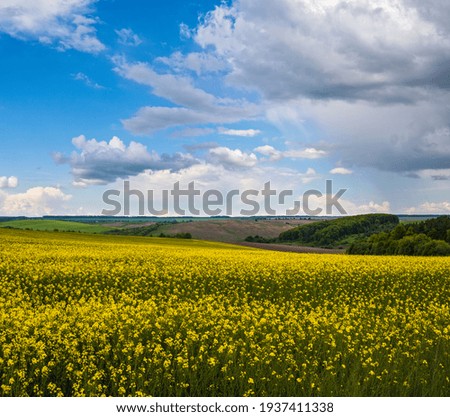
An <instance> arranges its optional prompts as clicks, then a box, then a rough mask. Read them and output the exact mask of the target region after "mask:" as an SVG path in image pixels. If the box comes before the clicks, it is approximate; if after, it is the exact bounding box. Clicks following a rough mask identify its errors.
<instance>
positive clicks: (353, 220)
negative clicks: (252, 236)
mask: <svg viewBox="0 0 450 417" xmlns="http://www.w3.org/2000/svg"><path fill="white" fill-rule="evenodd" d="M398 223H399V219H398V217H397V216H394V215H392V214H362V215H358V216H348V217H341V218H338V219H334V220H325V221H320V222H314V223H311V224H306V225H302V226H298V227H296V228H294V229H291V230H287V231H286V232H283V233H281V234H280V236H279V238H278V241H279V242H298V243H300V244H307V245H312V246H334V245H336V244H338V243H339V242H340V241H343V240H345V239H347V238H349V237H350V236H355V235H357V236H359V237H366V236H370V235H373V234H374V233H378V232H382V231H390V230H392V229H393V228H394V227H395V226H396V225H397V224H398Z"/></svg>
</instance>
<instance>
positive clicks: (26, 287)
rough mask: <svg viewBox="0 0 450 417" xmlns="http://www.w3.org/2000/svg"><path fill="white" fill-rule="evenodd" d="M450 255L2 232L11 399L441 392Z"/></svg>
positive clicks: (3, 378)
mask: <svg viewBox="0 0 450 417" xmlns="http://www.w3.org/2000/svg"><path fill="white" fill-rule="evenodd" d="M449 295H450V258H407V257H363V256H361V257H359V256H346V255H311V254H292V253H276V252H268V251H262V250H256V249H249V248H240V247H236V246H231V245H225V244H215V243H207V242H198V241H186V240H180V241H178V240H176V239H158V238H153V239H152V238H131V237H111V236H94V235H82V234H77V233H73V234H70V233H47V232H29V231H28V232H27V231H12V230H0V395H2V396H253V395H258V396H269V395H270V396H353V395H358V396H367V395H370V396H379V395H384V396H444V395H449V394H450V380H449V375H450V359H449V354H450V306H449V298H450V297H449Z"/></svg>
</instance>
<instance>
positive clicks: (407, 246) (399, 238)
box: [347, 216, 450, 256]
mask: <svg viewBox="0 0 450 417" xmlns="http://www.w3.org/2000/svg"><path fill="white" fill-rule="evenodd" d="M347 253H350V254H361V255H416V256H448V255H450V216H441V217H437V218H435V219H429V220H426V221H424V222H420V223H412V224H407V225H405V224H404V223H400V224H399V225H397V226H396V227H395V228H394V229H393V230H392V231H391V232H383V233H377V234H374V235H372V236H370V237H368V238H367V239H361V240H358V241H356V242H354V243H353V244H351V245H350V247H349V248H348V250H347Z"/></svg>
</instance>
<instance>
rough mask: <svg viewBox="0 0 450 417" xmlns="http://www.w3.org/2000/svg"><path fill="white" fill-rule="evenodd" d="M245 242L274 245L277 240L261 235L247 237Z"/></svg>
mask: <svg viewBox="0 0 450 417" xmlns="http://www.w3.org/2000/svg"><path fill="white" fill-rule="evenodd" d="M244 240H245V241H246V242H256V243H272V242H274V241H275V239H272V238H267V237H262V236H259V235H255V236H247V237H246V238H245V239H244Z"/></svg>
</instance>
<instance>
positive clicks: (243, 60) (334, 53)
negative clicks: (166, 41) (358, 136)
mask: <svg viewBox="0 0 450 417" xmlns="http://www.w3.org/2000/svg"><path fill="white" fill-rule="evenodd" d="M435 3H436V4H435V6H436V7H435V8H434V9H433V7H428V6H424V5H423V4H421V3H419V2H418V1H417V2H415V1H408V0H403V1H402V0H400V1H396V2H393V1H390V0H377V1H372V0H360V1H358V2H348V1H341V2H338V1H336V2H330V1H324V2H317V1H316V0H303V1H297V0H279V1H277V2H273V1H271V0H260V1H255V0H241V1H239V2H234V3H233V4H232V5H231V6H227V5H222V6H221V7H219V8H216V9H215V11H213V12H211V13H210V14H209V15H208V16H207V17H206V19H205V21H204V22H203V24H202V25H201V26H199V28H198V29H197V33H196V37H195V39H196V41H197V42H198V43H199V44H200V45H201V46H203V47H205V48H206V47H212V48H213V49H214V51H215V53H216V54H217V55H218V56H219V57H221V58H222V59H225V60H227V62H230V63H231V65H232V68H231V72H230V73H229V76H228V79H229V81H230V82H232V83H234V84H236V85H239V86H245V87H246V88H248V87H252V88H254V89H256V90H258V91H259V92H261V94H262V95H263V96H264V97H265V98H266V99H269V100H287V99H296V98H305V97H308V98H312V99H315V100H325V99H345V100H357V99H362V100H368V101H372V102H379V103H383V102H387V103H391V102H399V103H407V102H415V101H417V100H418V99H420V97H421V95H422V91H420V90H421V89H424V88H425V89H426V88H437V89H440V88H443V89H447V88H448V85H449V81H448V75H449V66H448V63H449V62H450V39H449V36H448V33H449V32H448V29H447V27H446V26H445V25H444V26H443V25H442V24H441V20H442V18H441V16H440V14H439V13H438V12H436V11H437V10H439V7H441V8H442V11H443V14H444V15H448V10H449V6H448V5H447V4H441V2H435ZM426 4H427V3H426Z"/></svg>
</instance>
